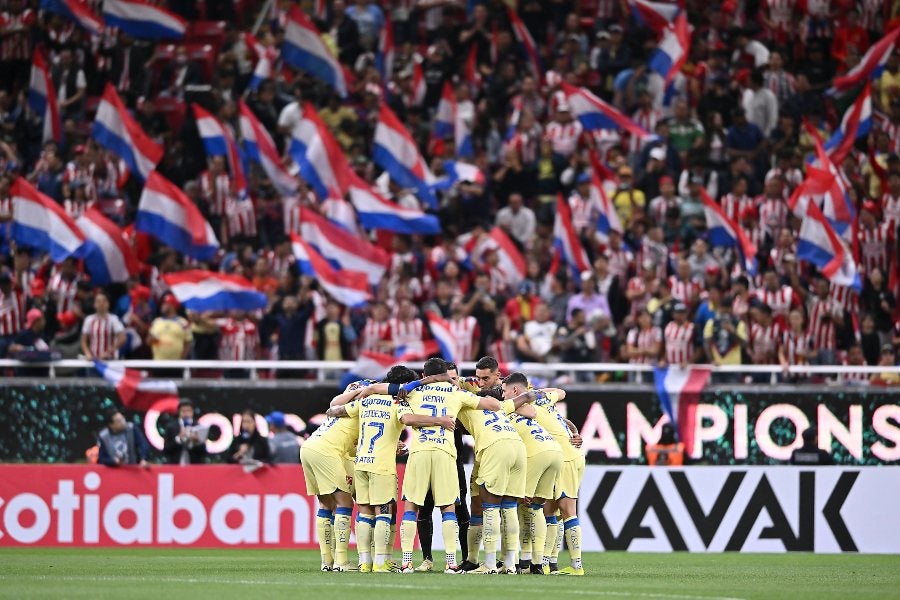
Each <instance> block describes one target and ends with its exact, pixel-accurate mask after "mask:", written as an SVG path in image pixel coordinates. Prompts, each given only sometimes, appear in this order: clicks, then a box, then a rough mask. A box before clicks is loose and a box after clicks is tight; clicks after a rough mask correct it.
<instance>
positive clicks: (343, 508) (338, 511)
mask: <svg viewBox="0 0 900 600" xmlns="http://www.w3.org/2000/svg"><path fill="white" fill-rule="evenodd" d="M334 514H336V515H348V516H349V515H352V514H353V509H352V508H347V507H346V506H338V507H337V509H336V510H335V511H334Z"/></svg>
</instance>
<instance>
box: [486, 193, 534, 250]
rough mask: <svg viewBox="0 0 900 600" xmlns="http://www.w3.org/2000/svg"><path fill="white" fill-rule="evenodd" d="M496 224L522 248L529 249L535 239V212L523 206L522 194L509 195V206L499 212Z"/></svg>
mask: <svg viewBox="0 0 900 600" xmlns="http://www.w3.org/2000/svg"><path fill="white" fill-rule="evenodd" d="M494 223H495V224H496V225H497V226H498V227H501V228H503V230H504V231H506V233H508V234H509V235H510V236H511V237H512V239H513V240H515V241H516V242H517V243H518V245H519V246H520V247H521V248H527V247H528V245H529V244H530V243H531V240H532V238H533V237H534V232H535V228H536V224H537V221H536V219H535V216H534V211H533V210H531V209H530V208H528V207H527V206H525V205H524V204H523V200H522V194H519V193H513V194H510V195H509V199H508V200H507V205H506V206H504V207H503V208H501V209H500V210H499V211H497V217H496V219H495V221H494Z"/></svg>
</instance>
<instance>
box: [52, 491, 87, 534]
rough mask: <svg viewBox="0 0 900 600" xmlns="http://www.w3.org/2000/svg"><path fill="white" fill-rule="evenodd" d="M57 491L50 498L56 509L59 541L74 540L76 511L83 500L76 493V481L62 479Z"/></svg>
mask: <svg viewBox="0 0 900 600" xmlns="http://www.w3.org/2000/svg"><path fill="white" fill-rule="evenodd" d="M56 490H57V492H56V493H55V494H53V497H52V498H51V499H50V501H51V503H52V505H53V510H55V511H56V537H57V541H59V542H72V541H73V540H74V539H75V527H74V523H73V521H74V517H75V515H74V512H75V511H76V510H78V508H79V507H80V506H81V500H80V499H79V497H78V495H77V494H75V482H74V481H71V480H63V481H60V482H59V483H58V484H57V485H56Z"/></svg>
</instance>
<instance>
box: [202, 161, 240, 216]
mask: <svg viewBox="0 0 900 600" xmlns="http://www.w3.org/2000/svg"><path fill="white" fill-rule="evenodd" d="M200 190H201V192H202V193H203V196H204V197H205V198H206V201H207V202H209V212H210V213H212V214H214V215H223V214H225V204H226V202H227V201H228V199H229V198H231V197H232V193H231V177H229V176H228V173H219V174H218V175H213V174H212V173H211V172H210V171H204V172H203V173H201V174H200Z"/></svg>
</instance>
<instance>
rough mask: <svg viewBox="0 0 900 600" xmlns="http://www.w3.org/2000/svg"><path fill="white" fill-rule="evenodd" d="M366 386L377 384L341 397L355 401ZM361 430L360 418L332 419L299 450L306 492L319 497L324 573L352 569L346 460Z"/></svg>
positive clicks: (355, 385)
mask: <svg viewBox="0 0 900 600" xmlns="http://www.w3.org/2000/svg"><path fill="white" fill-rule="evenodd" d="M367 383H374V382H370V381H366V380H363V381H356V382H354V383H351V384H350V385H348V386H347V388H346V389H345V390H344V392H343V394H341V395H340V396H338V398H341V397H347V398H351V399H352V398H353V397H354V396H355V395H356V393H357V392H358V390H359V388H361V387H364V386H365V385H366V384H367ZM358 431H359V419H358V418H352V419H338V418H336V417H329V418H328V419H327V420H326V421H325V422H324V423H322V425H320V426H319V428H318V429H316V431H315V433H313V434H312V436H311V437H310V438H309V439H308V440H306V442H304V443H303V445H302V446H301V447H300V463H301V464H302V465H303V476H304V478H305V479H306V493H307V494H309V495H310V496H313V495H315V496H316V497H318V499H319V505H320V507H321V508H319V511H318V512H317V513H316V532H317V533H318V536H319V551H320V552H321V554H322V570H323V571H331V570H335V571H349V570H350V566H349V564H348V562H347V545H348V542H349V540H350V515H351V514H353V496H352V489H351V484H352V483H351V482H352V473H353V471H352V470H348V468H347V462H346V461H347V457H351V456H353V455H354V452H355V450H356V438H357V435H358ZM335 533H336V534H337V537H336V538H335V537H334V534H335ZM332 545H333V546H334V551H333V552H332Z"/></svg>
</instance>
